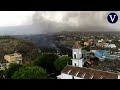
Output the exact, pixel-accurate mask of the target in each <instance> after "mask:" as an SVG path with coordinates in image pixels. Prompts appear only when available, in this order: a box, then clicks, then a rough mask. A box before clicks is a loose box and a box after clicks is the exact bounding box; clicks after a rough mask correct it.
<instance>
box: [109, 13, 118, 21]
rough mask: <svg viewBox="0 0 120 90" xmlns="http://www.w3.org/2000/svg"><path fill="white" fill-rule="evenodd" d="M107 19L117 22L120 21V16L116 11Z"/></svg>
mask: <svg viewBox="0 0 120 90" xmlns="http://www.w3.org/2000/svg"><path fill="white" fill-rule="evenodd" d="M107 19H108V22H109V23H116V22H117V21H118V16H117V14H115V13H110V14H109V15H108V17H107Z"/></svg>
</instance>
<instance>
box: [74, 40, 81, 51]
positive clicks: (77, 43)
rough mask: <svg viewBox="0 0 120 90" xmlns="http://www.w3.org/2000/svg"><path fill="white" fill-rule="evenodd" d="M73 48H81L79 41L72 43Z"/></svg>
mask: <svg viewBox="0 0 120 90" xmlns="http://www.w3.org/2000/svg"><path fill="white" fill-rule="evenodd" d="M73 48H76V49H78V48H82V46H81V45H80V42H79V41H77V42H76V43H75V44H74V46H73Z"/></svg>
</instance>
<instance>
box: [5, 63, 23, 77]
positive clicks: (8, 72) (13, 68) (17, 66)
mask: <svg viewBox="0 0 120 90" xmlns="http://www.w3.org/2000/svg"><path fill="white" fill-rule="evenodd" d="M23 66H24V65H21V64H16V63H11V64H10V65H9V68H8V69H6V71H5V77H6V78H8V79H10V78H11V76H12V75H13V74H14V72H16V71H18V70H19V69H20V68H21V67H23Z"/></svg>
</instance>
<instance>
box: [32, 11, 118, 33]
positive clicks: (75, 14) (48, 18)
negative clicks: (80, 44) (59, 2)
mask: <svg viewBox="0 0 120 90" xmlns="http://www.w3.org/2000/svg"><path fill="white" fill-rule="evenodd" d="M110 12H112V11H36V12H35V14H34V15H33V25H34V26H35V27H36V29H38V30H40V31H41V32H43V33H48V32H59V31H102V30H103V31H118V29H119V28H120V27H119V24H120V22H117V23H116V24H114V25H112V24H110V23H108V21H107V15H108V14H109V13H110ZM114 12H115V13H117V14H118V16H120V12H118V11H114ZM113 29H114V30H113Z"/></svg>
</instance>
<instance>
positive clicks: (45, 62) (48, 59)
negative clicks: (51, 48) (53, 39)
mask: <svg viewBox="0 0 120 90" xmlns="http://www.w3.org/2000/svg"><path fill="white" fill-rule="evenodd" d="M57 58H58V55H56V54H53V53H44V54H42V55H40V56H39V57H38V58H37V60H36V61H35V62H34V65H37V66H40V67H42V68H44V69H46V70H47V71H48V72H51V71H53V70H54V64H53V63H54V61H55V60H56V59H57Z"/></svg>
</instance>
